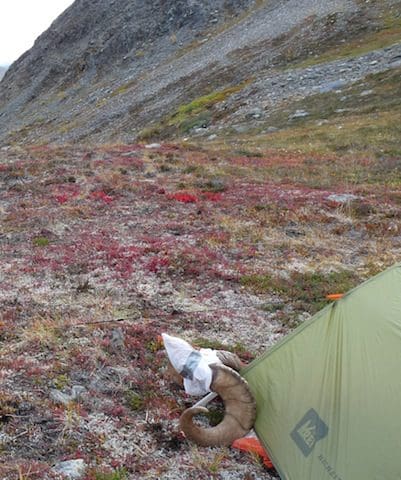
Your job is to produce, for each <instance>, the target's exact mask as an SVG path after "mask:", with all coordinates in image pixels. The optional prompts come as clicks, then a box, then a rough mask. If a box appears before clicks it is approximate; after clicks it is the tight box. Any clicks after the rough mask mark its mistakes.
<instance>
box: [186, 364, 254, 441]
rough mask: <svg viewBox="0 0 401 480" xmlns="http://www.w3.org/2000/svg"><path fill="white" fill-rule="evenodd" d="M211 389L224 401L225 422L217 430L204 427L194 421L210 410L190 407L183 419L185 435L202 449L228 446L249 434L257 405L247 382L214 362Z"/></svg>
mask: <svg viewBox="0 0 401 480" xmlns="http://www.w3.org/2000/svg"><path fill="white" fill-rule="evenodd" d="M210 368H211V369H212V373H213V377H212V378H213V379H212V384H211V386H210V389H211V390H212V391H213V392H216V393H217V394H218V395H219V396H220V397H221V399H222V400H223V403H224V407H225V412H224V418H223V420H222V421H221V422H220V423H219V424H218V425H216V426H215V427H210V428H202V427H199V426H197V425H196V424H195V423H194V422H193V417H194V416H195V415H197V414H200V413H208V410H207V408H204V407H191V408H188V409H187V410H185V411H184V412H183V413H182V415H181V418H180V427H181V430H182V431H183V432H184V433H185V436H186V437H187V438H188V439H189V440H192V441H193V442H195V443H197V444H198V445H201V446H203V447H214V446H229V445H231V443H232V442H233V441H234V440H236V439H237V438H240V437H243V436H244V435H246V434H247V433H248V432H249V430H250V429H251V428H252V427H253V424H254V422H255V418H256V403H255V400H254V398H253V396H252V393H251V391H250V389H249V386H248V384H247V382H246V381H245V380H244V379H243V378H242V377H241V376H240V375H239V374H238V373H237V372H235V371H234V370H233V369H232V368H230V367H227V366H225V365H220V364H217V363H214V364H212V365H210Z"/></svg>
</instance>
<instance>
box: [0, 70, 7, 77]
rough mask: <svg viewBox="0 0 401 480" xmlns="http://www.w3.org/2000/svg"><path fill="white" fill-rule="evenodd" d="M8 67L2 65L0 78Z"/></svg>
mask: <svg viewBox="0 0 401 480" xmlns="http://www.w3.org/2000/svg"><path fill="white" fill-rule="evenodd" d="M6 70H7V67H0V80H1V79H2V78H3V77H4V74H5V73H6Z"/></svg>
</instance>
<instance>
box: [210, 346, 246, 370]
mask: <svg viewBox="0 0 401 480" xmlns="http://www.w3.org/2000/svg"><path fill="white" fill-rule="evenodd" d="M216 355H217V358H218V359H219V360H220V362H221V363H222V364H224V365H227V367H230V368H232V369H233V370H235V371H237V372H239V371H240V370H241V368H244V367H245V364H244V363H243V362H242V360H241V359H240V358H239V356H238V355H237V354H235V353H233V352H227V351H226V350H216Z"/></svg>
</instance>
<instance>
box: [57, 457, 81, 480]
mask: <svg viewBox="0 0 401 480" xmlns="http://www.w3.org/2000/svg"><path fill="white" fill-rule="evenodd" d="M53 469H54V470H55V471H56V472H57V473H61V474H62V475H64V476H66V477H67V478H69V479H70V480H74V479H79V478H81V477H82V476H83V475H84V474H85V470H86V465H85V462H84V461H83V460H82V459H78V460H67V461H66V462H60V463H57V464H56V465H55V466H54V467H53Z"/></svg>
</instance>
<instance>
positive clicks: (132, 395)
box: [125, 390, 144, 412]
mask: <svg viewBox="0 0 401 480" xmlns="http://www.w3.org/2000/svg"><path fill="white" fill-rule="evenodd" d="M125 399H126V402H127V404H128V406H129V408H130V409H131V410H133V411H134V412H137V411H138V410H142V408H143V407H144V400H143V398H142V397H141V396H140V395H139V394H138V393H136V392H134V391H132V390H129V391H128V392H126V394H125Z"/></svg>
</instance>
